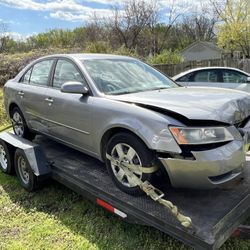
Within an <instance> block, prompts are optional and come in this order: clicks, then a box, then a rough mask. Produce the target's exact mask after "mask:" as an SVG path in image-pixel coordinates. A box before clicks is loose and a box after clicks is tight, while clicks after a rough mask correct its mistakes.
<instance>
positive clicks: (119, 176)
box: [106, 133, 154, 196]
mask: <svg viewBox="0 0 250 250" xmlns="http://www.w3.org/2000/svg"><path fill="white" fill-rule="evenodd" d="M106 153H107V154H108V155H110V156H111V157H113V158H115V159H116V160H118V161H119V162H125V163H129V164H133V165H137V166H138V171H136V172H134V174H135V175H136V176H137V177H138V178H140V179H141V180H142V181H150V180H151V179H152V176H153V174H145V173H142V172H141V171H140V170H139V167H146V168H147V167H152V164H153V162H154V155H153V153H152V151H150V150H149V149H148V148H147V146H146V145H145V144H144V143H143V142H142V141H141V140H140V139H138V138H137V137H136V136H134V135H132V134H129V133H119V134H116V135H114V136H113V137H112V138H111V139H110V141H109V142H108V145H107V151H106ZM106 166H107V169H108V173H109V175H110V176H111V178H112V180H113V181H114V183H115V184H116V185H117V186H118V187H119V188H120V189H121V190H123V191H124V192H126V193H128V194H131V195H134V196H139V195H142V194H143V191H142V190H141V189H140V188H139V187H138V186H136V185H135V184H134V183H133V182H132V181H131V179H130V178H129V177H128V176H127V175H126V174H125V172H124V171H123V169H122V168H120V167H119V165H115V164H114V163H111V161H110V160H108V159H106Z"/></svg>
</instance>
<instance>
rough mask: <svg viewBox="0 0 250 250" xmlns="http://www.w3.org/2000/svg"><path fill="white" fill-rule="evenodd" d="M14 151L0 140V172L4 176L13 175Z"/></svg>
mask: <svg viewBox="0 0 250 250" xmlns="http://www.w3.org/2000/svg"><path fill="white" fill-rule="evenodd" d="M13 154H14V149H13V148H12V147H10V146H8V145H7V143H6V142H4V141H3V140H0V170H1V171H2V172H3V173H5V174H13V173H14V156H13Z"/></svg>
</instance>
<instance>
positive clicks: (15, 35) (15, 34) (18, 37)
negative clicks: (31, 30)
mask: <svg viewBox="0 0 250 250" xmlns="http://www.w3.org/2000/svg"><path fill="white" fill-rule="evenodd" d="M7 36H8V37H11V38H12V39H14V40H16V41H21V40H24V39H25V37H24V36H22V35H21V34H20V33H18V32H4V33H2V34H0V37H7Z"/></svg>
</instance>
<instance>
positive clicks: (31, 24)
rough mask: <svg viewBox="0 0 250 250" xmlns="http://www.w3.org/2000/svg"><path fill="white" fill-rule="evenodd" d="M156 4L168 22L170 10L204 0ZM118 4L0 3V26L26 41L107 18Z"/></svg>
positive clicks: (82, 0)
mask: <svg viewBox="0 0 250 250" xmlns="http://www.w3.org/2000/svg"><path fill="white" fill-rule="evenodd" d="M146 1H150V0H146ZM157 1H158V3H159V5H160V7H161V9H162V12H163V14H164V15H165V16H166V18H167V15H168V13H167V12H168V11H167V10H168V8H169V6H172V5H174V7H175V8H176V10H177V11H179V12H187V11H188V10H190V9H194V8H198V7H197V6H198V5H199V4H200V3H201V2H204V1H205V0H203V1H202V0H200V1H192V0H157ZM119 3H121V1H119V0H55V1H51V0H40V1H38V0H20V1H18V0H0V22H4V23H7V24H8V25H7V26H8V32H9V33H10V34H11V35H12V36H13V37H14V38H19V37H26V36H30V35H32V34H36V33H39V32H44V31H47V30H49V29H53V28H63V29H72V28H74V27H79V26H82V25H84V23H86V22H87V21H89V20H90V19H91V17H92V16H93V14H94V13H96V15H97V16H99V17H101V16H103V17H107V16H108V15H110V14H111V10H110V7H111V6H112V5H115V4H119ZM0 32H1V31H0Z"/></svg>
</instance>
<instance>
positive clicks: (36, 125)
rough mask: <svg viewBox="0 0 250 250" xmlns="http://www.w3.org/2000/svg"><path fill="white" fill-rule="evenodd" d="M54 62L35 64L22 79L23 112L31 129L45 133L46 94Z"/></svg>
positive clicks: (51, 60) (19, 93)
mask: <svg viewBox="0 0 250 250" xmlns="http://www.w3.org/2000/svg"><path fill="white" fill-rule="evenodd" d="M53 62H54V60H53V59H49V60H43V61H40V62H37V63H36V64H34V65H33V66H32V67H31V68H30V69H28V71H27V72H26V73H25V74H24V75H23V77H22V78H21V79H20V84H21V89H20V90H19V91H18V95H19V97H20V99H21V110H22V112H23V114H24V116H25V118H26V121H27V123H28V125H29V127H30V128H32V129H34V130H36V131H39V132H43V131H46V126H44V117H45V115H46V103H45V94H46V91H47V87H48V82H49V76H50V71H51V69H52V65H53Z"/></svg>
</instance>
